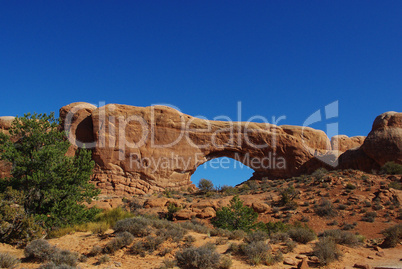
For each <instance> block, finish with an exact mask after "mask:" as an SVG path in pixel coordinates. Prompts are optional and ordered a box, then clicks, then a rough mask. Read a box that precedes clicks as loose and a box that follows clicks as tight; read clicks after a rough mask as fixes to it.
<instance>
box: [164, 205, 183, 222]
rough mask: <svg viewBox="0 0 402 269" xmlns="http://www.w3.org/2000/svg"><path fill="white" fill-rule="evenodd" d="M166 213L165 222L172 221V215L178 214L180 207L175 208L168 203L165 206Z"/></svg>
mask: <svg viewBox="0 0 402 269" xmlns="http://www.w3.org/2000/svg"><path fill="white" fill-rule="evenodd" d="M167 209H168V212H167V214H166V219H167V220H173V217H174V214H175V213H176V212H178V211H179V210H180V209H181V207H180V206H176V205H175V204H174V203H169V204H168V206H167Z"/></svg>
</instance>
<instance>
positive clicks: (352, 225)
mask: <svg viewBox="0 0 402 269" xmlns="http://www.w3.org/2000/svg"><path fill="white" fill-rule="evenodd" d="M356 225H357V223H356V222H354V223H346V222H345V223H344V224H343V225H342V230H345V231H349V230H353V229H354V228H355V227H356Z"/></svg>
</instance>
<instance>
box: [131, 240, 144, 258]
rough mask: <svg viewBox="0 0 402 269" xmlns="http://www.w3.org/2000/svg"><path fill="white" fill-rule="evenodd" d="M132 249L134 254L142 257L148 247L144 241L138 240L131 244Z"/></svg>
mask: <svg viewBox="0 0 402 269" xmlns="http://www.w3.org/2000/svg"><path fill="white" fill-rule="evenodd" d="M130 251H131V253H132V254H134V255H141V256H142V257H145V254H146V252H147V249H146V248H145V244H144V242H143V241H137V242H135V243H134V244H133V245H132V246H131V249H130Z"/></svg>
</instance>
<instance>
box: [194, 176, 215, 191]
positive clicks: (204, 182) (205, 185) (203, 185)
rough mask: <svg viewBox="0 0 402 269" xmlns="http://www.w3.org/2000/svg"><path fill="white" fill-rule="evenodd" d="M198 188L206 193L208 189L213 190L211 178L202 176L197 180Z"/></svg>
mask: <svg viewBox="0 0 402 269" xmlns="http://www.w3.org/2000/svg"><path fill="white" fill-rule="evenodd" d="M198 188H199V189H200V191H201V192H204V193H206V192H209V191H213V189H214V184H213V183H212V181H211V180H209V179H205V178H202V179H200V181H199V182H198Z"/></svg>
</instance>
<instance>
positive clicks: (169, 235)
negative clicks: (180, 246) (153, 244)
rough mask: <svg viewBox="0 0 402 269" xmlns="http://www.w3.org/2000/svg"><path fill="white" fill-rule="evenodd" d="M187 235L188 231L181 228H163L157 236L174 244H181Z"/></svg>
mask: <svg viewBox="0 0 402 269" xmlns="http://www.w3.org/2000/svg"><path fill="white" fill-rule="evenodd" d="M186 233H187V230H184V229H182V228H180V226H178V227H170V228H169V227H168V228H163V229H160V230H158V231H157V232H156V234H157V235H158V236H159V237H164V238H166V239H172V240H173V241H174V242H179V241H180V240H182V239H183V237H184V236H185V235H186Z"/></svg>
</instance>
